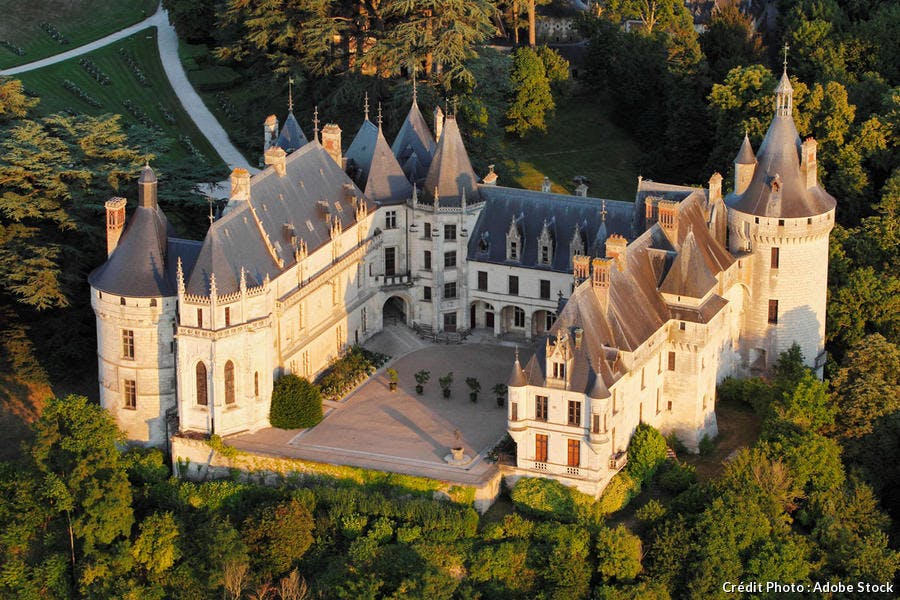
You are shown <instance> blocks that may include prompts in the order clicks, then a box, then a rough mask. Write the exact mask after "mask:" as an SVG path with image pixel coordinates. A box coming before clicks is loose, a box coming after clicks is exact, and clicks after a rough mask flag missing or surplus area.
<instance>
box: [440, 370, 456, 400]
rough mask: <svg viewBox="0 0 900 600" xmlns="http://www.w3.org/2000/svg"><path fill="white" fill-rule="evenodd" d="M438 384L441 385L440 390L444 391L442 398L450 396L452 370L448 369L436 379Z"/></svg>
mask: <svg viewBox="0 0 900 600" xmlns="http://www.w3.org/2000/svg"><path fill="white" fill-rule="evenodd" d="M438 385H440V386H441V391H443V392H444V398H449V397H450V386H451V385H453V371H450V372H449V373H447V374H446V375H444V376H443V377H441V378H440V379H438Z"/></svg>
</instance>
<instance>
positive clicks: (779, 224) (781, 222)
mask: <svg viewBox="0 0 900 600" xmlns="http://www.w3.org/2000/svg"><path fill="white" fill-rule="evenodd" d="M778 226H779V227H784V219H778Z"/></svg>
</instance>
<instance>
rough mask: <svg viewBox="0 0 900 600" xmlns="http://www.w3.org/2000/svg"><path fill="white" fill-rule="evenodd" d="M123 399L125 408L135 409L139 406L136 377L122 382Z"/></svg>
mask: <svg viewBox="0 0 900 600" xmlns="http://www.w3.org/2000/svg"><path fill="white" fill-rule="evenodd" d="M122 388H123V393H122V399H123V400H124V401H125V408H129V409H131V410H134V409H136V408H137V384H135V382H134V379H126V380H125V381H123V382H122Z"/></svg>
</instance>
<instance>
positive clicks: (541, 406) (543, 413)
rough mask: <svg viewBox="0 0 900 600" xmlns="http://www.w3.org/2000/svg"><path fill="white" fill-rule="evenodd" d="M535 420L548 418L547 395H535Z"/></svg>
mask: <svg viewBox="0 0 900 600" xmlns="http://www.w3.org/2000/svg"><path fill="white" fill-rule="evenodd" d="M534 420H535V421H546V420H547V396H535V397H534Z"/></svg>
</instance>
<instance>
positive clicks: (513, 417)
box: [509, 402, 519, 421]
mask: <svg viewBox="0 0 900 600" xmlns="http://www.w3.org/2000/svg"><path fill="white" fill-rule="evenodd" d="M509 406H510V409H509V410H510V413H509V414H510V416H509V420H510V421H518V420H519V403H518V402H511V403H510V405H509Z"/></svg>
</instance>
